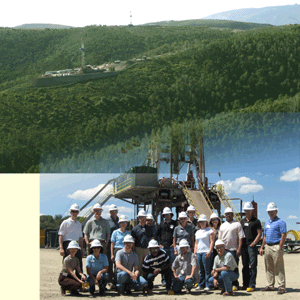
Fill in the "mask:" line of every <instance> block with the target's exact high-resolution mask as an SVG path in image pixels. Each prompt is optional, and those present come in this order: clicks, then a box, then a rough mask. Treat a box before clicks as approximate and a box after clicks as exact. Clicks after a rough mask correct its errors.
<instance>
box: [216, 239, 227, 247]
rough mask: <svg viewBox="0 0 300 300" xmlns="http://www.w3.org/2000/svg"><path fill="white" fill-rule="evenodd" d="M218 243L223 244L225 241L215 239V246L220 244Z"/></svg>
mask: <svg viewBox="0 0 300 300" xmlns="http://www.w3.org/2000/svg"><path fill="white" fill-rule="evenodd" d="M220 245H223V246H225V243H224V242H223V241H222V240H217V241H216V243H215V247H217V246H220Z"/></svg>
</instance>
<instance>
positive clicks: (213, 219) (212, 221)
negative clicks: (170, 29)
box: [211, 219, 219, 222]
mask: <svg viewBox="0 0 300 300" xmlns="http://www.w3.org/2000/svg"><path fill="white" fill-rule="evenodd" d="M218 220H219V219H211V221H212V222H214V221H218Z"/></svg>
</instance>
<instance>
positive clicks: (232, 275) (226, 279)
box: [208, 271, 239, 292]
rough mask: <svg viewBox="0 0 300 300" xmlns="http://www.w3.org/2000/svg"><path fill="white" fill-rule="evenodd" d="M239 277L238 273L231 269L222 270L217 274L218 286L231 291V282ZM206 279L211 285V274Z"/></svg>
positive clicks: (212, 282)
mask: <svg viewBox="0 0 300 300" xmlns="http://www.w3.org/2000/svg"><path fill="white" fill-rule="evenodd" d="M238 278H239V273H236V272H233V271H222V272H220V273H219V275H218V278H217V280H218V283H219V287H220V288H222V289H225V291H226V292H232V282H233V281H235V280H237V279H238ZM208 281H209V282H210V283H211V284H212V285H213V284H214V278H213V277H212V276H211V277H210V278H209V279H208Z"/></svg>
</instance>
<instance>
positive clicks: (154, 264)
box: [143, 240, 172, 295]
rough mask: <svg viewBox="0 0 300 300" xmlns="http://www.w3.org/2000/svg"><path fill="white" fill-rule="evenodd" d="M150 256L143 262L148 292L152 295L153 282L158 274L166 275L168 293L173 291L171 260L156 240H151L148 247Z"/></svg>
mask: <svg viewBox="0 0 300 300" xmlns="http://www.w3.org/2000/svg"><path fill="white" fill-rule="evenodd" d="M148 249H149V250H150V252H149V254H148V255H147V256H146V257H145V260H144V262H143V271H144V274H145V278H146V279H147V281H148V288H147V292H148V295H152V290H153V281H154V278H155V277H156V276H157V275H158V274H164V275H165V279H166V287H167V291H168V292H169V290H170V289H171V284H172V270H171V263H170V258H169V256H168V254H167V253H166V251H164V250H162V249H160V248H159V244H158V242H157V241H156V240H151V241H150V242H149V245H148Z"/></svg>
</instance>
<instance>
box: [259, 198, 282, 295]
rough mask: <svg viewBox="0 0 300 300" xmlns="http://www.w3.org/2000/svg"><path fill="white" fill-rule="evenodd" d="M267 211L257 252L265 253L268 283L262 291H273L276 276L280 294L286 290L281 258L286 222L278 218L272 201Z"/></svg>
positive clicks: (276, 209)
mask: <svg viewBox="0 0 300 300" xmlns="http://www.w3.org/2000/svg"><path fill="white" fill-rule="evenodd" d="M267 212H268V215H269V217H270V219H269V220H268V221H267V222H266V224H265V228H264V238H263V241H262V245H261V248H260V250H259V253H260V255H263V254H264V253H265V258H264V261H265V269H266V275H267V282H268V285H267V286H266V287H265V288H263V289H262V291H274V285H275V276H277V281H278V291H277V294H279V295H281V294H284V293H285V292H286V286H285V270H284V260H283V254H284V249H283V248H284V243H285V239H286V233H287V230H286V223H285V222H284V221H283V220H281V219H280V218H278V216H277V213H278V208H277V206H276V204H275V203H274V202H271V203H269V204H268V206H267Z"/></svg>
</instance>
